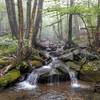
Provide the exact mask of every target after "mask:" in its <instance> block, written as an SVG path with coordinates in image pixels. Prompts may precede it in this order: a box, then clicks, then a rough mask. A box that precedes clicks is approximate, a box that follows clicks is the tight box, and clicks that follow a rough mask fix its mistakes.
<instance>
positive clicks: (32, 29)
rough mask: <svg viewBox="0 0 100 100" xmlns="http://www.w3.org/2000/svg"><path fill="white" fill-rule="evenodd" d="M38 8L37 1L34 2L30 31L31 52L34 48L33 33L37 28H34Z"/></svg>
mask: <svg viewBox="0 0 100 100" xmlns="http://www.w3.org/2000/svg"><path fill="white" fill-rule="evenodd" d="M36 6H37V0H34V4H33V10H32V15H31V18H30V30H29V48H30V50H31V48H32V46H34V44H33V43H32V42H33V37H34V36H33V32H34V30H35V26H34V19H35V14H36Z"/></svg>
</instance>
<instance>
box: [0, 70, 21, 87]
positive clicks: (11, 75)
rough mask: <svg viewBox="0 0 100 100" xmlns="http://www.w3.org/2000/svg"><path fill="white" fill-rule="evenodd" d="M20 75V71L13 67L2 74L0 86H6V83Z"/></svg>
mask: <svg viewBox="0 0 100 100" xmlns="http://www.w3.org/2000/svg"><path fill="white" fill-rule="evenodd" d="M19 77H20V71H18V70H16V69H13V70H11V71H9V72H8V73H7V74H5V75H4V76H1V77H0V87H2V86H6V85H7V84H9V83H11V82H13V81H15V80H16V79H18V78H19Z"/></svg>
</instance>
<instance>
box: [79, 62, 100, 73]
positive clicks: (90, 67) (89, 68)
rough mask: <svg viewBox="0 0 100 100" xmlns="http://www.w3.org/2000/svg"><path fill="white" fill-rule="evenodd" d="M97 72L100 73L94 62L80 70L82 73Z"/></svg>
mask: <svg viewBox="0 0 100 100" xmlns="http://www.w3.org/2000/svg"><path fill="white" fill-rule="evenodd" d="M96 71H98V67H97V66H96V65H95V64H94V63H93V62H88V63H86V64H84V65H83V66H82V68H81V70H80V72H81V73H85V72H96Z"/></svg>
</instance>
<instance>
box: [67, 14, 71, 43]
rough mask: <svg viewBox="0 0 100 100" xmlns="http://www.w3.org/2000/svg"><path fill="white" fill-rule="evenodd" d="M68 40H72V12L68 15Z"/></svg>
mask: <svg viewBox="0 0 100 100" xmlns="http://www.w3.org/2000/svg"><path fill="white" fill-rule="evenodd" d="M68 42H69V43H71V42H72V14H70V15H69V31H68Z"/></svg>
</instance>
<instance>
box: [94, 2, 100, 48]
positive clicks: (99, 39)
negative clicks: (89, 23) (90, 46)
mask: <svg viewBox="0 0 100 100" xmlns="http://www.w3.org/2000/svg"><path fill="white" fill-rule="evenodd" d="M98 7H100V0H98ZM95 44H96V46H99V47H100V15H98V16H97V27H96V34H95Z"/></svg>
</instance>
